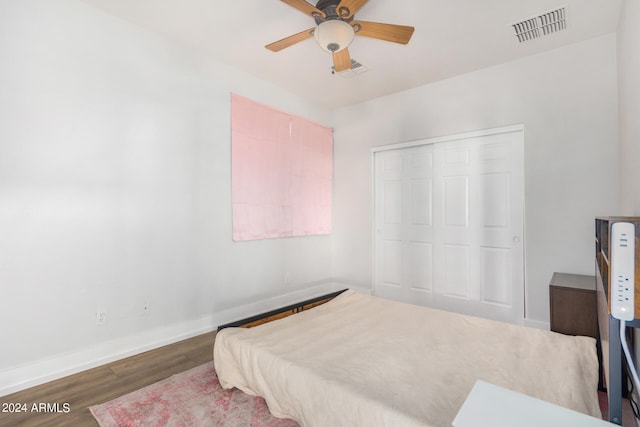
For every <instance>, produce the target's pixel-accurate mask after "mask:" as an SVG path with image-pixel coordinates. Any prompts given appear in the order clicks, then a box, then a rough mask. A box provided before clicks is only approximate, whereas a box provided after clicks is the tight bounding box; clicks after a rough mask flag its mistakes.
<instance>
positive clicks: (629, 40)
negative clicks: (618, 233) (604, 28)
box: [618, 0, 640, 216]
mask: <svg viewBox="0 0 640 427" xmlns="http://www.w3.org/2000/svg"><path fill="white" fill-rule="evenodd" d="M639 20H640V2H638V1H637V0H625V1H624V2H623V3H622V8H621V10H620V21H619V23H618V98H619V104H618V108H619V114H620V120H619V123H620V214H621V215H634V216H640V168H639V167H638V165H639V164H640V120H639V118H640V49H638V40H640V27H639V26H638V22H639Z"/></svg>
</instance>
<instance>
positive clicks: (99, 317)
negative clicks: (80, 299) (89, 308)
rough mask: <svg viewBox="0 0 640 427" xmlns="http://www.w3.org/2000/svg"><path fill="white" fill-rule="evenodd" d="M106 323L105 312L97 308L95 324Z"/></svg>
mask: <svg viewBox="0 0 640 427" xmlns="http://www.w3.org/2000/svg"><path fill="white" fill-rule="evenodd" d="M105 323H107V312H106V311H103V310H98V311H97V312H96V324H98V325H104V324H105Z"/></svg>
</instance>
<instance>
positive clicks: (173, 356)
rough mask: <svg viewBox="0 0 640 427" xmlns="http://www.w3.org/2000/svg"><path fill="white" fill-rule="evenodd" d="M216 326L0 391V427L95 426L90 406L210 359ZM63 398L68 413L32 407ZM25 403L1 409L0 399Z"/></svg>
mask: <svg viewBox="0 0 640 427" xmlns="http://www.w3.org/2000/svg"><path fill="white" fill-rule="evenodd" d="M214 339H215V332H211V333H208V334H204V335H199V336H197V337H194V338H190V339H187V340H184V341H181V342H178V343H175V344H171V345H168V346H165V347H161V348H159V349H156V350H151V351H148V352H146V353H142V354H139V355H136V356H132V357H128V358H126V359H122V360H119V361H117V362H113V363H110V364H108V365H104V366H100V367H97V368H94V369H90V370H88V371H85V372H80V373H78V374H75V375H71V376H69V377H66V378H62V379H59V380H56V381H52V382H49V383H46V384H43V385H40V386H37V387H33V388H30V389H27V390H23V391H20V392H17V393H14V394H10V395H7V396H2V397H0V427H5V426H11V427H14V426H21V427H27V426H29V427H32V426H47V427H48V426H65V427H66V426H73V427H76V426H77V427H85V426H87V427H89V426H90V427H97V426H98V423H97V422H96V421H95V419H94V418H93V415H91V412H89V409H88V408H89V406H92V405H97V404H100V403H104V402H107V401H109V400H112V399H115V398H116V397H118V396H122V395H124V394H127V393H129V392H132V391H134V390H138V389H140V388H142V387H144V386H147V385H149V384H153V383H155V382H157V381H160V380H163V379H165V378H168V377H170V376H171V375H174V374H177V373H179V372H183V371H186V370H189V369H191V368H194V367H196V366H199V365H202V364H203V363H206V362H210V361H211V360H213V341H214ZM41 402H42V403H49V404H55V403H58V404H59V406H60V410H61V411H62V410H63V404H64V403H68V404H69V406H70V411H69V412H68V413H37V412H35V413H33V412H31V408H32V405H33V404H34V403H41ZM5 403H6V404H11V403H19V404H23V403H26V405H27V408H28V411H29V412H27V413H3V412H1V411H2V409H3V407H4V404H5Z"/></svg>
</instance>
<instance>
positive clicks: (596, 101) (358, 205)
mask: <svg viewBox="0 0 640 427" xmlns="http://www.w3.org/2000/svg"><path fill="white" fill-rule="evenodd" d="M534 42H535V41H534ZM519 123H521V124H523V125H524V128H525V199H526V202H525V204H526V206H525V212H526V213H525V224H526V225H525V234H526V240H525V252H526V255H525V259H526V315H527V319H528V321H529V322H530V323H533V324H541V325H542V324H548V322H549V304H548V283H549V280H550V278H551V275H552V273H553V272H554V271H560V272H567V273H578V274H590V275H593V274H594V264H593V250H594V247H593V227H594V225H593V222H594V217H595V216H596V215H606V214H611V213H612V212H615V210H616V208H617V204H618V191H617V189H618V176H617V172H616V169H615V167H616V165H617V164H618V147H617V141H618V131H617V86H616V37H615V35H614V34H611V35H607V36H604V37H600V38H596V39H592V40H589V41H586V42H583V43H579V44H575V45H571V46H568V47H564V48H561V49H557V50H554V51H551V52H548V53H544V54H540V55H536V56H532V57H528V58H525V59H521V60H518V61H514V62H510V63H506V64H503V65H499V66H495V67H491V68H488V69H484V70H480V71H477V72H473V73H470V74H466V75H462V76H459V77H455V78H452V79H448V80H444V81H441V82H438V83H434V84H430V85H426V86H422V87H418V88H415V89H412V90H409V91H405V92H402V93H397V94H393V95H390V96H387V97H384V98H380V99H376V100H373V101H370V102H366V103H363V104H360V105H356V106H351V107H347V108H343V109H341V110H339V111H337V112H335V113H334V126H335V129H336V131H335V195H334V200H335V212H334V216H335V228H334V230H335V233H334V236H333V251H334V256H335V261H334V268H335V270H334V273H335V276H336V278H337V279H338V280H341V281H344V282H347V283H355V284H359V285H361V286H370V283H371V250H372V245H371V238H370V234H371V221H372V216H371V206H372V205H371V203H372V184H371V178H372V174H371V153H370V148H371V147H374V146H378V145H385V144H391V143H397V142H402V141H409V140H417V139H424V138H431V137H437V136H443V135H451V134H457V133H462V132H467V131H474V130H480V129H488V128H495V127H501V126H505V125H510V124H519Z"/></svg>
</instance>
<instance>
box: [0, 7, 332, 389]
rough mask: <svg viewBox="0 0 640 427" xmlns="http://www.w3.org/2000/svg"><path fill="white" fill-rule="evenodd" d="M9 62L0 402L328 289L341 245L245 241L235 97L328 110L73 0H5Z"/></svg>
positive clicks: (0, 136)
mask: <svg viewBox="0 0 640 427" xmlns="http://www.w3.org/2000/svg"><path fill="white" fill-rule="evenodd" d="M0 58H2V59H1V62H2V64H1V65H0V337H1V340H2V342H1V344H0V346H1V350H0V394H3V392H4V393H6V392H9V391H12V390H13V389H15V388H16V387H18V385H19V384H20V383H23V384H22V385H23V386H24V385H31V384H33V383H37V382H39V381H41V380H44V379H49V378H51V377H55V376H59V375H62V374H66V373H69V372H70V371H74V370H77V369H79V368H82V367H87V366H90V365H95V364H97V363H101V362H104V361H106V360H109V359H113V358H115V357H119V356H122V355H126V354H129V353H131V352H135V351H138V350H141V349H145V348H149V347H153V346H155V345H158V344H162V343H165V342H170V341H172V340H176V339H178V338H180V337H185V336H188V335H193V334H195V333H197V332H202V331H203V330H210V329H212V328H213V327H214V326H215V325H216V324H217V323H216V322H220V321H230V320H234V319H232V318H226V319H225V318H224V317H225V315H222V314H220V313H227V314H226V316H227V317H228V316H231V315H232V314H233V315H236V316H237V315H240V314H241V313H240V311H238V310H235V309H236V308H237V307H240V306H243V305H246V304H251V303H252V302H254V301H259V300H264V299H267V298H269V297H274V298H275V297H277V296H279V295H287V294H290V293H295V292H300V291H301V290H314V289H316V288H318V287H319V286H322V285H324V284H326V283H328V282H330V272H331V265H330V263H331V256H330V249H331V246H330V238H329V237H328V236H320V237H309V238H296V239H280V240H269V241H258V242H247V243H233V242H232V240H231V203H230V199H231V196H230V191H231V190H230V186H231V182H230V175H231V171H230V129H229V127H230V121H229V100H230V92H232V91H233V92H236V93H239V94H241V95H243V96H247V97H249V98H252V99H255V100H257V101H259V102H263V103H266V104H270V105H273V106H275V107H277V108H281V109H283V110H287V111H292V112H294V113H296V114H298V115H301V116H304V117H307V118H310V119H312V120H315V121H318V122H320V123H324V124H330V120H329V119H330V113H329V112H328V111H327V110H324V109H322V108H319V107H315V106H313V105H310V104H308V103H307V102H305V101H303V100H302V99H300V98H297V97H295V96H293V95H291V94H289V93H286V92H284V91H282V90H280V89H278V88H276V87H274V86H272V85H270V84H267V83H265V82H262V81H260V80H257V79H256V78H253V77H251V76H249V75H246V74H244V73H241V72H239V71H237V70H233V69H230V68H228V67H226V66H223V65H221V64H219V63H216V62H214V61H212V60H209V59H207V58H205V57H203V56H200V55H198V54H196V53H194V52H192V51H190V50H189V49H188V48H186V47H185V46H181V45H178V44H174V43H172V42H169V41H167V40H164V39H162V38H160V37H159V36H156V35H153V34H151V33H148V32H145V31H143V30H142V29H139V28H137V27H134V26H132V25H130V24H128V23H126V22H124V21H120V20H118V19H116V18H114V17H111V16H108V15H106V14H104V13H102V12H100V11H97V10H95V9H93V8H92V7H90V6H87V5H85V4H82V3H79V2H77V1H75V0H57V1H55V2H51V1H49V0H11V1H2V2H0ZM145 304H149V310H148V312H147V313H146V314H145V313H143V312H144V310H143V307H144V305H145ZM98 310H105V311H106V312H107V323H106V324H105V325H101V326H98V325H96V312H97V311H98ZM229 310H231V311H229ZM234 310H235V311H234ZM246 314H247V313H245V315H246Z"/></svg>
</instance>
